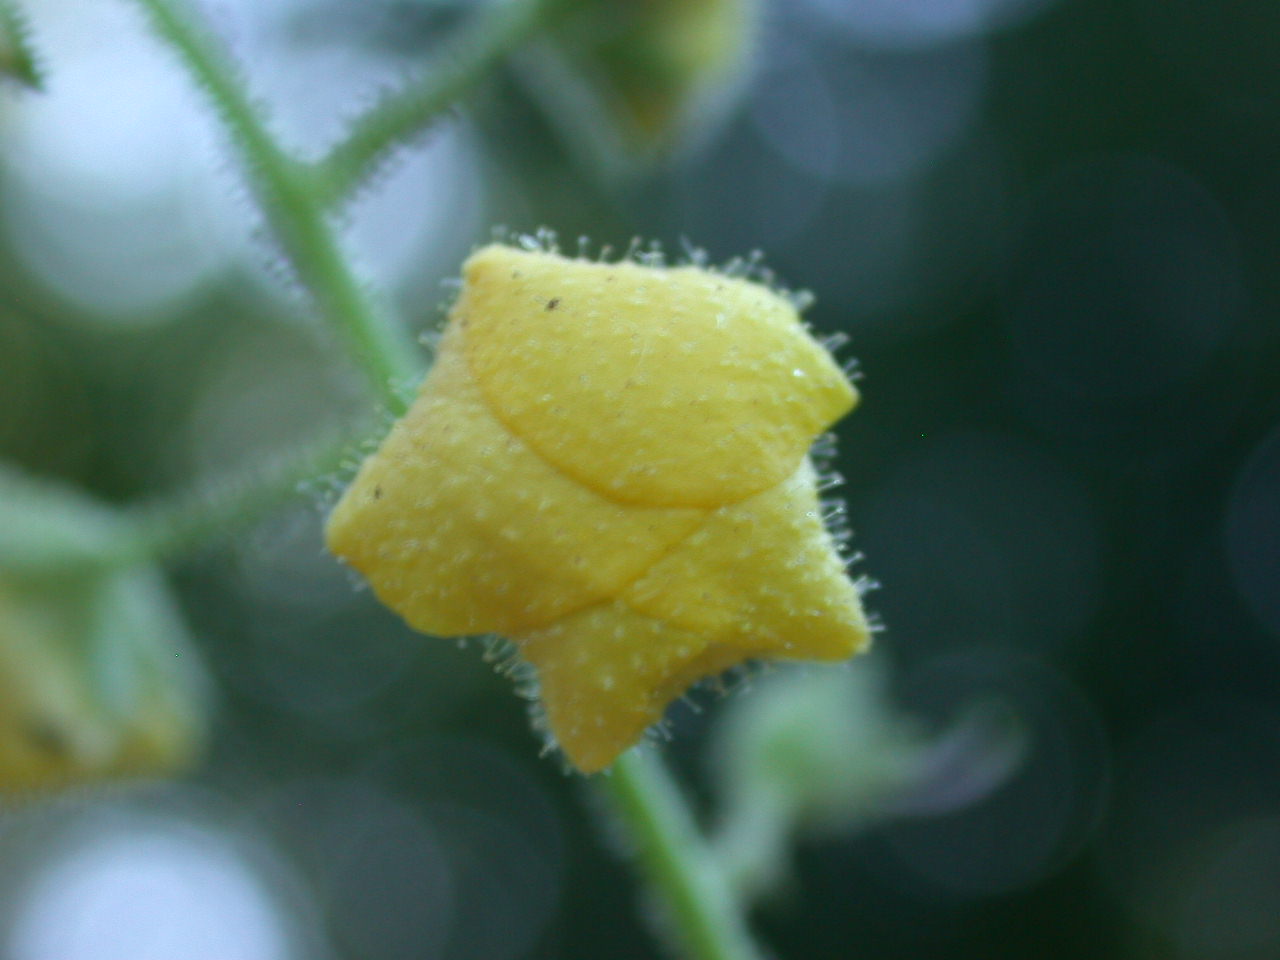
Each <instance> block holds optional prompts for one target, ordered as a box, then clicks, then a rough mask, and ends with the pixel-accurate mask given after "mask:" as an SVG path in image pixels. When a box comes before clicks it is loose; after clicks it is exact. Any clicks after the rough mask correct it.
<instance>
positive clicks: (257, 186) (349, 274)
mask: <svg viewBox="0 0 1280 960" xmlns="http://www.w3.org/2000/svg"><path fill="white" fill-rule="evenodd" d="M135 2H137V3H138V4H139V5H140V6H141V7H142V8H143V9H144V10H145V11H146V12H147V14H149V16H150V18H151V22H152V25H153V26H154V28H155V31H156V33H157V34H158V35H159V36H160V37H161V38H162V39H163V40H165V41H167V42H168V44H169V45H170V46H171V47H172V48H173V50H174V52H175V53H176V54H177V55H178V56H179V58H180V59H181V60H182V62H183V64H184V65H185V66H186V67H187V69H188V70H189V71H190V73H191V75H192V76H193V77H194V78H195V80H196V81H197V83H198V84H199V85H200V86H201V87H202V88H204V90H205V92H206V93H207V94H208V95H209V97H210V99H211V100H212V101H213V104H214V106H215V108H216V109H217V111H218V114H219V115H220V116H221V118H222V121H223V123H224V125H225V126H226V128H227V130H228V132H229V133H230V135H231V139H232V142H233V143H234V144H235V146H236V148H237V149H238V150H239V152H240V155H241V158H242V160H243V162H244V165H245V169H246V171H247V172H248V175H249V179H250V182H251V184H252V186H253V189H254V192H255V194H256V196H257V198H258V203H259V205H260V207H261V208H262V212H263V214H264V216H265V217H266V220H267V224H268V225H269V227H270V229H271V232H272V233H273V234H274V235H275V238H276V240H277V242H278V243H279V244H280V247H281V249H282V250H283V251H284V254H285V256H286V257H287V258H288V261H289V263H290V265H291V266H292V268H293V271H294V274H295V275H296V277H297V279H298V281H299V282H300V283H301V284H302V286H303V287H305V288H306V290H307V291H308V292H309V293H310V294H311V297H312V299H313V300H314V302H315V304H316V307H317V309H318V310H319V312H320V314H321V316H322V317H323V318H324V319H325V321H326V322H327V323H328V324H329V325H330V327H331V328H332V329H333V330H335V331H336V332H337V333H338V335H339V336H340V337H341V338H342V339H343V340H344V342H345V345H346V347H347V349H348V350H349V352H350V353H351V356H352V358H353V359H355V360H356V361H357V362H358V363H359V364H360V366H361V368H362V369H363V370H364V373H365V375H366V377H367V378H368V380H369V383H370V386H371V387H372V389H373V391H374V393H375V394H376V395H377V396H378V397H379V399H380V400H381V401H382V402H383V403H384V404H386V406H387V407H388V408H389V409H390V410H391V411H392V412H394V413H401V412H403V411H404V409H405V407H406V391H407V390H408V389H409V388H410V386H411V385H412V384H413V382H414V381H415V380H416V379H417V378H418V376H419V374H420V369H419V365H418V362H417V360H416V358H415V351H414V347H413V343H412V341H411V340H410V338H409V336H408V334H407V333H406V332H405V331H404V329H403V328H402V327H400V326H398V325H396V324H394V323H392V322H391V320H390V318H389V317H387V316H386V315H385V314H384V313H383V312H382V311H381V310H380V309H379V307H378V306H377V305H376V304H375V303H374V301H373V299H372V298H371V297H370V296H369V295H368V293H367V292H366V291H365V289H364V287H363V286H362V285H361V283H360V281H359V280H358V279H357V278H356V276H355V273H354V271H353V270H352V269H351V266H350V264H349V262H348V261H347V259H346V257H344V256H343V253H342V250H341V246H340V244H339V242H338V238H337V235H336V233H335V231H334V229H333V227H332V225H331V224H330V223H329V222H328V220H327V219H326V216H325V211H324V209H323V204H322V203H321V202H320V199H319V195H320V193H321V191H319V190H317V184H315V183H314V182H313V179H312V176H311V174H310V171H309V170H308V169H307V168H306V167H305V166H304V165H303V164H301V163H299V162H298V161H297V160H294V159H293V158H292V157H290V156H289V155H288V154H286V153H285V151H284V150H282V149H281V147H280V146H279V145H278V144H277V143H276V141H275V139H274V138H273V137H272V135H271V134H270V133H269V132H268V130H267V128H266V124H265V123H264V122H263V120H262V118H261V117H260V116H259V114H258V111H257V110H256V109H255V107H254V105H253V104H252V103H251V102H250V99H249V96H248V94H247V92H246V91H245V88H244V85H243V83H242V81H241V80H240V77H239V76H238V74H237V72H236V70H235V69H234V68H233V67H232V65H231V63H230V61H229V60H228V58H227V56H226V54H225V53H224V51H223V50H222V49H221V47H220V46H219V45H218V44H217V43H216V42H215V40H214V38H213V37H212V36H211V35H210V34H209V33H208V31H207V30H206V29H205V28H204V27H202V26H199V25H197V24H196V23H195V21H194V20H192V19H191V16H190V14H189V12H188V11H186V10H184V9H181V8H180V7H179V5H178V4H177V3H175V2H174V0H135Z"/></svg>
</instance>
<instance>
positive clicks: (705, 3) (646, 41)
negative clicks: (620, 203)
mask: <svg viewBox="0 0 1280 960" xmlns="http://www.w3.org/2000/svg"><path fill="white" fill-rule="evenodd" d="M578 7H579V9H578V10H576V11H575V12H574V15H572V16H570V17H567V18H565V19H564V21H563V22H562V24H561V25H560V27H559V28H558V29H557V31H556V40H555V62H554V63H549V62H545V61H544V62H543V63H541V64H538V69H537V71H535V73H536V74H537V75H536V76H535V77H534V81H535V85H536V86H538V88H539V90H540V91H545V93H546V95H547V97H548V98H549V99H550V100H551V109H552V111H553V114H554V115H555V117H556V118H557V119H565V120H567V121H569V122H573V123H578V122H580V120H581V118H582V116H583V114H584V113H594V114H596V115H597V118H598V122H597V124H596V126H597V127H604V129H597V130H591V131H588V130H585V129H582V128H580V127H575V128H574V129H573V130H571V131H569V133H570V136H571V138H572V139H573V140H574V141H575V142H576V141H578V140H579V138H580V137H581V136H584V135H585V136H594V137H596V138H599V137H600V136H601V135H604V136H606V137H608V138H609V139H612V140H614V141H616V144H615V146H616V149H617V151H618V152H621V153H622V154H624V155H626V156H629V157H635V156H637V155H640V156H646V157H648V156H652V155H655V154H660V153H665V152H669V151H670V150H672V149H673V148H674V147H676V146H678V145H680V144H681V143H683V142H686V141H688V140H689V139H690V138H691V137H692V136H694V135H696V134H697V133H699V132H701V131H702V129H703V128H705V126H706V125H707V124H708V123H709V122H711V121H713V120H714V119H715V118H716V115H717V114H718V113H721V112H723V109H724V107H725V105H726V104H727V103H729V102H731V101H732V99H733V95H734V94H735V93H736V92H737V90H738V88H739V87H740V85H741V81H742V79H743V78H744V77H745V75H746V73H747V66H748V64H749V62H750V59H751V53H752V50H753V47H754V44H755V37H756V33H757V28H758V22H759V10H758V7H759V4H758V0H626V2H622V3H612V2H603V0H581V2H580V3H579V4H578ZM539 81H540V82H539Z"/></svg>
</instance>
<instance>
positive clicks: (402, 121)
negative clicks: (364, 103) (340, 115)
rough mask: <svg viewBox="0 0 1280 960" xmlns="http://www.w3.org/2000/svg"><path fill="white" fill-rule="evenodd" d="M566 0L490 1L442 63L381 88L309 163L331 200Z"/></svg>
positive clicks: (458, 96) (340, 198)
mask: <svg viewBox="0 0 1280 960" xmlns="http://www.w3.org/2000/svg"><path fill="white" fill-rule="evenodd" d="M568 2H569V0H510V2H507V3H494V4H491V5H490V7H489V9H488V11H487V12H486V13H484V14H482V15H479V16H478V17H476V19H475V21H474V23H472V24H471V25H470V26H468V27H467V29H466V30H465V32H464V33H463V35H462V36H461V37H460V38H459V39H458V41H457V45H456V47H454V48H453V49H451V50H450V51H449V53H448V54H447V61H446V63H445V64H444V65H443V66H442V67H441V68H439V69H438V70H435V71H432V72H431V73H428V74H427V75H425V76H423V77H422V78H421V79H419V80H417V81H416V82H413V83H410V84H409V85H408V86H405V87H403V88H401V89H398V90H395V91H393V92H391V93H389V94H387V95H386V96H385V97H383V99H382V100H381V101H379V102H378V103H377V104H376V105H375V106H374V107H373V108H372V109H370V110H368V111H367V112H366V113H365V114H363V115H362V116H361V117H359V118H358V119H357V120H356V121H355V123H354V124H353V126H352V127H351V129H350V130H349V131H348V133H347V135H346V136H345V137H344V138H343V139H342V140H341V141H340V142H339V143H338V144H337V145H335V146H334V147H333V148H332V150H330V151H329V154H328V156H326V157H325V158H324V159H323V160H321V161H319V162H318V163H317V164H316V165H315V172H316V175H317V178H318V179H319V180H320V181H321V182H322V183H323V185H324V188H325V190H326V191H327V196H328V198H329V200H330V202H331V203H332V204H335V205H336V204H339V203H341V202H343V201H344V200H346V199H348V198H349V197H350V196H351V194H352V193H353V192H354V191H355V190H356V189H357V188H359V186H360V185H361V184H362V183H364V182H365V181H366V180H367V179H368V178H369V177H370V175H372V174H373V173H374V172H375V171H376V170H377V169H378V166H379V164H381V163H382V162H383V161H384V160H385V159H386V158H387V156H388V155H390V153H391V152H392V151H393V150H395V148H397V147H400V146H403V145H405V144H407V143H409V142H411V141H412V140H414V139H415V138H416V137H418V136H420V135H421V134H422V133H423V132H424V131H425V130H426V129H427V128H428V127H429V126H430V125H431V123H432V122H433V121H434V120H436V119H437V118H438V117H439V116H440V115H441V114H443V113H444V112H445V111H446V110H448V109H450V108H451V107H453V106H455V105H456V104H457V103H458V101H459V100H461V99H462V98H463V97H465V96H467V95H468V94H470V93H471V92H472V91H473V90H474V89H475V88H476V87H478V86H479V85H480V83H481V82H482V81H484V80H485V79H486V78H488V77H489V76H491V75H492V73H493V69H494V68H495V67H496V66H497V65H498V63H499V62H501V61H502V60H503V59H504V58H505V57H506V56H507V55H508V54H510V53H511V52H512V51H513V50H515V49H516V48H517V47H519V46H520V45H521V44H523V43H524V42H525V41H527V40H528V39H529V38H530V37H532V36H533V35H534V34H535V33H537V32H538V30H540V29H541V28H543V27H544V26H545V25H546V24H547V23H548V22H549V21H550V20H551V19H552V17H553V15H554V14H556V13H557V12H559V11H560V10H561V9H563V8H565V7H567V6H568Z"/></svg>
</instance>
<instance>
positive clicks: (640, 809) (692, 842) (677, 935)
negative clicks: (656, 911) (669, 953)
mask: <svg viewBox="0 0 1280 960" xmlns="http://www.w3.org/2000/svg"><path fill="white" fill-rule="evenodd" d="M599 783H600V785H601V787H602V788H603V790H604V792H605V793H606V794H607V795H608V797H609V799H610V800H611V801H612V806H613V809H614V810H615V811H616V813H617V815H618V817H619V818H620V819H621V821H622V825H623V827H624V828H625V831H626V836H627V839H628V840H630V841H631V843H632V844H633V845H634V847H635V849H636V854H637V857H638V859H639V861H640V870H641V872H642V874H643V876H644V879H645V880H646V881H647V882H648V884H649V885H650V887H651V888H652V889H653V890H654V891H655V892H656V893H657V895H658V896H659V897H660V898H661V905H662V907H663V908H664V909H665V911H666V916H665V917H664V919H665V920H666V923H665V924H664V925H663V926H661V927H659V932H660V933H665V934H667V935H669V936H670V937H671V939H672V940H674V941H675V942H674V943H672V944H671V946H672V947H674V948H676V949H675V955H677V956H679V957H681V958H688V960H761V957H762V954H761V953H760V951H759V950H758V949H757V948H756V946H755V943H754V942H753V941H752V939H751V935H750V933H749V932H748V931H747V926H746V921H745V919H744V918H743V915H742V906H741V904H740V903H739V902H738V901H737V899H736V898H735V896H734V894H733V891H732V890H731V888H730V886H729V883H728V881H727V880H726V878H725V876H724V874H723V872H722V870H721V867H720V864H719V862H718V861H717V860H716V858H715V856H714V855H713V854H712V852H711V850H710V849H709V848H708V847H707V844H706V842H705V841H704V840H703V838H702V835H701V834H700V833H699V831H698V828H697V826H696V825H695V824H694V822H693V816H692V813H691V812H690V810H689V807H688V805H687V804H686V802H685V799H684V797H683V796H682V795H681V793H680V790H679V788H678V787H677V786H676V784H675V782H674V781H673V780H672V779H671V775H670V773H668V771H667V769H666V767H665V766H664V765H663V764H662V761H661V759H660V758H659V757H658V756H656V755H655V754H654V753H652V752H650V751H648V750H645V749H634V750H631V751H629V752H628V753H625V754H623V756H622V757H620V758H619V759H618V761H617V762H616V763H614V765H613V766H612V767H611V768H610V770H609V773H608V775H607V776H604V777H601V778H600V780H599Z"/></svg>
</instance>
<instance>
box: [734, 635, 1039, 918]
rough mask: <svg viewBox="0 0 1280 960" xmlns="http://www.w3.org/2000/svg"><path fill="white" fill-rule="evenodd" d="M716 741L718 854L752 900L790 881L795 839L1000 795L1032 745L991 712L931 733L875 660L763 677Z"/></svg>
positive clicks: (979, 708) (986, 709) (978, 709)
mask: <svg viewBox="0 0 1280 960" xmlns="http://www.w3.org/2000/svg"><path fill="white" fill-rule="evenodd" d="M714 736H715V743H714V744H713V747H712V751H711V755H712V756H714V757H716V758H717V762H718V764H719V769H718V771H717V772H718V774H719V779H720V789H721V796H722V798H723V801H722V817H721V824H722V826H721V829H720V830H719V832H718V835H717V848H718V850H719V852H720V853H721V855H722V856H723V857H724V859H725V861H726V864H727V867H728V869H729V872H730V874H731V876H733V877H734V878H735V879H736V882H737V883H738V885H739V886H740V887H741V889H742V892H743V894H744V895H746V896H749V897H750V896H757V895H759V894H762V893H764V892H766V891H767V890H769V889H772V888H774V887H776V886H777V885H778V883H779V882H780V881H781V880H782V879H783V878H784V873H785V870H786V866H787V850H788V848H789V845H790V840H791V835H792V834H793V833H796V832H806V833H809V834H815V833H817V834H822V833H848V832H851V831H853V830H856V829H857V828H859V827H860V826H864V825H866V824H868V823H871V822H874V821H877V820H881V819H884V818H886V817H894V816H909V815H936V814H940V813H944V812H947V811H949V810H954V809H958V808H960V807H964V806H967V805H969V804H971V803H973V802H976V801H977V800H979V799H981V798H982V797H983V796H986V795H987V794H989V793H990V792H991V791H993V790H995V789H996V788H998V787H999V786H1000V785H1001V784H1002V783H1003V782H1004V781H1005V779H1007V777H1008V776H1009V775H1010V774H1011V773H1012V772H1013V771H1014V770H1016V768H1017V767H1018V765H1019V763H1020V761H1021V758H1022V757H1023V755H1024V753H1025V749H1026V737H1025V734H1024V731H1023V729H1022V728H1021V726H1020V725H1019V724H1017V723H1016V721H1015V720H1014V718H1012V717H1009V716H1007V715H1006V714H1004V713H1001V712H999V711H997V710H995V709H994V707H993V706H991V705H975V706H974V709H972V710H970V711H966V712H965V713H964V714H963V715H962V716H961V717H960V718H959V719H958V720H957V721H955V723H954V724H953V726H952V728H951V729H949V730H947V731H945V732H944V733H942V734H941V735H930V734H929V733H928V732H927V731H925V730H924V729H923V728H922V725H920V724H918V723H917V722H916V721H915V720H914V719H913V718H911V717H909V716H905V715H903V714H902V713H901V712H899V711H898V710H897V709H896V708H895V707H894V706H893V705H892V704H891V703H890V702H889V700H888V697H887V693H886V690H885V677H884V675H883V672H882V670H881V669H879V668H878V667H877V665H876V663H875V662H874V661H873V662H872V663H869V664H868V663H862V664H859V666H858V668H857V669H849V670H846V671H834V670H827V671H807V670H799V669H798V670H786V671H780V672H779V673H777V674H776V675H773V676H770V677H766V678H762V680H761V681H760V683H759V689H757V690H755V691H753V692H752V693H751V694H750V695H748V696H743V697H739V698H736V699H735V700H734V702H733V703H731V704H730V705H729V709H727V710H726V711H725V712H724V714H723V715H722V717H721V718H720V721H719V723H718V725H717V727H716V729H715V734H714Z"/></svg>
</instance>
